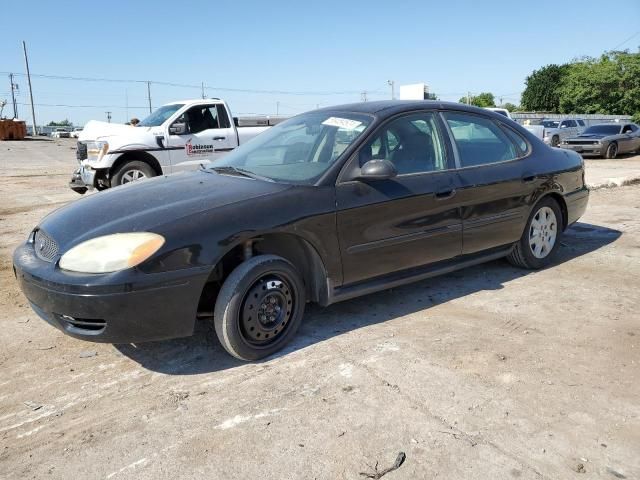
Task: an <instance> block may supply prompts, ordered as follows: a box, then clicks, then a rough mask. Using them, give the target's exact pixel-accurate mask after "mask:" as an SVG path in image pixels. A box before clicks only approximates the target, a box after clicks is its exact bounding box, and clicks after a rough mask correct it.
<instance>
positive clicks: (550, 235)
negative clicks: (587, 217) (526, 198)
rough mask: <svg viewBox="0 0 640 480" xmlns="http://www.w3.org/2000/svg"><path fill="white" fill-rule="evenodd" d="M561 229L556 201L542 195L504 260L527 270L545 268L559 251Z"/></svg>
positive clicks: (560, 218)
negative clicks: (516, 241)
mask: <svg viewBox="0 0 640 480" xmlns="http://www.w3.org/2000/svg"><path fill="white" fill-rule="evenodd" d="M563 228H564V225H563V220H562V212H561V211H560V206H559V205H558V202H556V201H555V200H554V199H553V198H549V197H546V198H543V199H542V200H540V201H539V202H538V203H537V204H536V206H535V207H534V208H533V210H532V211H531V215H529V219H528V220H527V226H526V227H525V229H524V232H523V233H522V237H520V240H519V241H518V243H517V244H516V245H515V246H514V248H513V250H512V251H511V253H510V254H509V255H508V256H507V260H509V262H510V263H511V264H512V265H514V266H516V267H521V268H527V269H530V270H537V269H540V268H544V267H546V266H547V265H548V264H549V263H550V262H551V261H552V259H553V256H554V255H555V253H556V252H557V250H558V247H559V245H560V238H561V236H562V231H563Z"/></svg>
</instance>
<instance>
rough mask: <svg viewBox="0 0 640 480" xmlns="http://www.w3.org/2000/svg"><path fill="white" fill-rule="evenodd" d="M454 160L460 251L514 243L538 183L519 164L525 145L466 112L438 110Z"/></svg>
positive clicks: (493, 122) (524, 164)
mask: <svg viewBox="0 0 640 480" xmlns="http://www.w3.org/2000/svg"><path fill="white" fill-rule="evenodd" d="M442 117H443V119H444V121H445V123H446V125H447V127H448V128H449V131H450V137H451V138H452V141H453V145H454V149H455V152H456V157H457V162H458V167H459V169H458V175H459V181H460V188H459V191H458V202H460V203H461V209H462V210H461V217H462V227H463V235H462V253H463V254H471V253H476V252H479V251H482V250H487V249H490V248H493V247H499V246H502V245H507V244H509V243H513V242H515V241H517V240H518V239H519V238H520V236H521V235H522V232H523V229H524V225H525V222H526V220H527V215H528V212H529V206H528V199H529V198H530V196H531V195H532V194H533V192H534V191H535V190H536V187H537V186H538V185H539V183H540V182H541V181H542V180H541V179H539V178H538V177H537V175H536V172H535V171H533V170H530V171H529V170H527V169H528V167H527V162H526V161H524V160H521V159H522V158H523V157H525V156H526V155H527V154H528V153H529V150H530V146H529V144H528V143H527V142H526V140H525V139H524V138H522V137H521V136H520V135H519V134H518V133H516V132H515V131H514V130H512V129H510V128H509V127H508V126H507V125H505V124H503V123H502V122H498V121H497V120H493V119H491V118H488V117H485V116H483V115H478V114H473V113H468V112H455V111H448V112H443V113H442Z"/></svg>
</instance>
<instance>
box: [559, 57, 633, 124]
mask: <svg viewBox="0 0 640 480" xmlns="http://www.w3.org/2000/svg"><path fill="white" fill-rule="evenodd" d="M558 93H559V96H560V108H559V110H560V112H562V113H602V114H609V115H633V114H634V113H636V112H638V111H640V53H629V52H628V51H624V52H606V53H605V54H604V55H602V56H601V57H600V58H597V59H596V58H591V57H585V58H582V59H580V60H578V61H575V62H573V63H572V64H570V65H569V68H568V70H567V73H566V76H565V78H564V80H563V82H562V85H561V87H560V88H559V90H558Z"/></svg>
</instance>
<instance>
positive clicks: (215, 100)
mask: <svg viewBox="0 0 640 480" xmlns="http://www.w3.org/2000/svg"><path fill="white" fill-rule="evenodd" d="M196 103H222V101H221V100H220V99H219V98H192V99H189V100H175V101H173V102H169V103H165V104H163V105H162V106H163V107H164V106H165V105H191V104H196Z"/></svg>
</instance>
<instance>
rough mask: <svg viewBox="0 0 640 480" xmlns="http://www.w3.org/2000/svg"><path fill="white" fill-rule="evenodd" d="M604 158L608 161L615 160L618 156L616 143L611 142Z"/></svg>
mask: <svg viewBox="0 0 640 480" xmlns="http://www.w3.org/2000/svg"><path fill="white" fill-rule="evenodd" d="M604 156H605V158H608V159H610V160H613V159H614V158H616V157H617V156H618V144H617V143H616V142H611V143H610V144H609V146H608V147H607V151H606V153H605V155H604Z"/></svg>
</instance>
